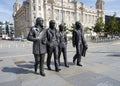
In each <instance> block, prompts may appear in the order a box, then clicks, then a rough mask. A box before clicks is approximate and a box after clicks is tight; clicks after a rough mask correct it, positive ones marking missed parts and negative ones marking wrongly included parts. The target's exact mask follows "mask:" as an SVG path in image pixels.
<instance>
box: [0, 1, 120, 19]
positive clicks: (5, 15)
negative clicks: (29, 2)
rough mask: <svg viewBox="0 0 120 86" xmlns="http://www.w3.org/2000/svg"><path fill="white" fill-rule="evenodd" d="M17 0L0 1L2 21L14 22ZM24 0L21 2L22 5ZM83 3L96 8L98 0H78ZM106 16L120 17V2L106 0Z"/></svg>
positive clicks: (0, 17)
mask: <svg viewBox="0 0 120 86" xmlns="http://www.w3.org/2000/svg"><path fill="white" fill-rule="evenodd" d="M15 1H16V0H0V21H6V20H8V21H13V18H12V13H13V4H14V2H15ZM22 1H23V0H19V2H20V3H22ZM78 1H80V2H83V3H84V4H85V5H86V6H92V7H95V2H96V0H78ZM104 1H105V14H107V15H113V14H114V12H116V13H117V16H119V17H120V4H119V3H120V0H104Z"/></svg>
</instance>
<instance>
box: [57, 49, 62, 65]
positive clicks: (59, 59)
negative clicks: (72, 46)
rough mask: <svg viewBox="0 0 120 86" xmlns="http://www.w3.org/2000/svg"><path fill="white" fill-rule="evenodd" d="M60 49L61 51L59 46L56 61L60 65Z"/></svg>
mask: <svg viewBox="0 0 120 86" xmlns="http://www.w3.org/2000/svg"><path fill="white" fill-rule="evenodd" d="M61 51H62V49H61V48H60V47H59V51H58V63H59V65H61V64H60V56H61Z"/></svg>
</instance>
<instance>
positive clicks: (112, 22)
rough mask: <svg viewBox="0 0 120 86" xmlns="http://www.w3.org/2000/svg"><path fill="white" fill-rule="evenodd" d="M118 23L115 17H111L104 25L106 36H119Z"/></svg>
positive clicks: (119, 26) (119, 28)
mask: <svg viewBox="0 0 120 86" xmlns="http://www.w3.org/2000/svg"><path fill="white" fill-rule="evenodd" d="M119 24H120V23H119V22H118V21H117V20H116V17H115V15H113V16H111V17H110V19H109V21H108V22H107V23H106V24H105V32H106V33H107V34H119V33H120V25H119Z"/></svg>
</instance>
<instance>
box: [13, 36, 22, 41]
mask: <svg viewBox="0 0 120 86" xmlns="http://www.w3.org/2000/svg"><path fill="white" fill-rule="evenodd" d="M12 40H13V41H21V40H22V38H21V37H14V38H12Z"/></svg>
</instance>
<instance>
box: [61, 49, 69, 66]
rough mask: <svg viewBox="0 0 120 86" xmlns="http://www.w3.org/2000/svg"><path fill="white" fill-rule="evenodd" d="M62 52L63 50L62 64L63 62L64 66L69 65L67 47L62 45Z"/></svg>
mask: <svg viewBox="0 0 120 86" xmlns="http://www.w3.org/2000/svg"><path fill="white" fill-rule="evenodd" d="M62 52H63V58H64V64H65V66H66V67H69V65H68V63H67V48H66V47H63V48H62Z"/></svg>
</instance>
